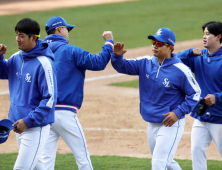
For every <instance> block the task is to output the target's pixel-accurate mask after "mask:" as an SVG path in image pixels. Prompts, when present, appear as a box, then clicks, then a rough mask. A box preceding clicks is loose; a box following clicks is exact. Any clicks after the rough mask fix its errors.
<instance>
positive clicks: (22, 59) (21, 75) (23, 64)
mask: <svg viewBox="0 0 222 170" xmlns="http://www.w3.org/2000/svg"><path fill="white" fill-rule="evenodd" d="M22 53H23V51H22V52H21V56H22V67H21V76H22V69H23V65H24V59H23V55H22Z"/></svg>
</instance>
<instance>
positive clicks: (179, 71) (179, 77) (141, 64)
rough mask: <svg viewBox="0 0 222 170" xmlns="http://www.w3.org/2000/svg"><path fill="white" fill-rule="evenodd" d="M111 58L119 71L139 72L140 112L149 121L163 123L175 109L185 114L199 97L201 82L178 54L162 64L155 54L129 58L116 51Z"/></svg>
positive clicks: (178, 115)
mask: <svg viewBox="0 0 222 170" xmlns="http://www.w3.org/2000/svg"><path fill="white" fill-rule="evenodd" d="M172 55H173V54H172ZM111 61H112V65H113V67H114V69H116V70H117V71H118V72H119V73H124V74H129V75H138V76H139V91H140V113H141V115H142V117H143V119H144V120H145V121H147V122H152V123H161V122H162V121H163V120H164V119H165V118H166V116H163V114H165V113H168V112H171V111H173V112H174V113H175V114H176V115H177V117H178V118H179V119H181V118H184V116H185V114H188V113H189V112H190V111H191V110H192V109H193V108H194V107H195V105H196V104H197V102H198V101H199V98H200V93H201V91H200V88H199V85H198V84H197V82H196V80H195V79H194V78H193V75H192V73H191V71H190V69H189V68H188V67H187V66H185V65H184V64H183V63H182V62H181V61H180V59H177V58H176V57H174V56H173V57H172V58H170V59H167V58H165V59H164V61H163V63H162V64H161V65H160V64H159V62H158V59H157V57H155V56H153V57H150V56H145V57H139V58H135V59H131V60H127V59H124V58H123V57H122V56H117V55H114V54H112V58H111Z"/></svg>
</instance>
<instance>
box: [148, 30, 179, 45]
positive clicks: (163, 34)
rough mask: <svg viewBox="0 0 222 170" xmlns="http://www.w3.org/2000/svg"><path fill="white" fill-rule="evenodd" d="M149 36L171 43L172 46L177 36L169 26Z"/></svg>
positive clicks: (149, 37)
mask: <svg viewBox="0 0 222 170" xmlns="http://www.w3.org/2000/svg"><path fill="white" fill-rule="evenodd" d="M147 38H148V39H151V40H152V39H156V40H157V41H160V42H165V43H169V44H171V45H172V46H174V45H175V41H176V37H175V35H174V33H173V31H171V30H170V29H169V28H160V29H159V30H158V31H157V32H156V34H155V35H149V36H148V37H147Z"/></svg>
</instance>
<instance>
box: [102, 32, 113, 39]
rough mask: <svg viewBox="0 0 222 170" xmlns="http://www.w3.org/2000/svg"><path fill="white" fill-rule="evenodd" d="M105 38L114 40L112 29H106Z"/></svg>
mask: <svg viewBox="0 0 222 170" xmlns="http://www.w3.org/2000/svg"><path fill="white" fill-rule="evenodd" d="M103 38H104V40H105V41H106V40H113V33H112V31H104V32H103Z"/></svg>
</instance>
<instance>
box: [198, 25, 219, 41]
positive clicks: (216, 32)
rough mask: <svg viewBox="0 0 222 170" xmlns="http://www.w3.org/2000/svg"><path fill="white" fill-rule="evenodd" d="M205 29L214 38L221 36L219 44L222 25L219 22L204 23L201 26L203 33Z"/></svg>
mask: <svg viewBox="0 0 222 170" xmlns="http://www.w3.org/2000/svg"><path fill="white" fill-rule="evenodd" d="M205 28H207V29H208V31H209V32H210V33H211V34H213V35H215V36H217V35H219V34H221V39H220V43H222V23H221V22H216V21H210V22H207V23H204V24H203V26H202V30H203V31H204V30H205Z"/></svg>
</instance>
